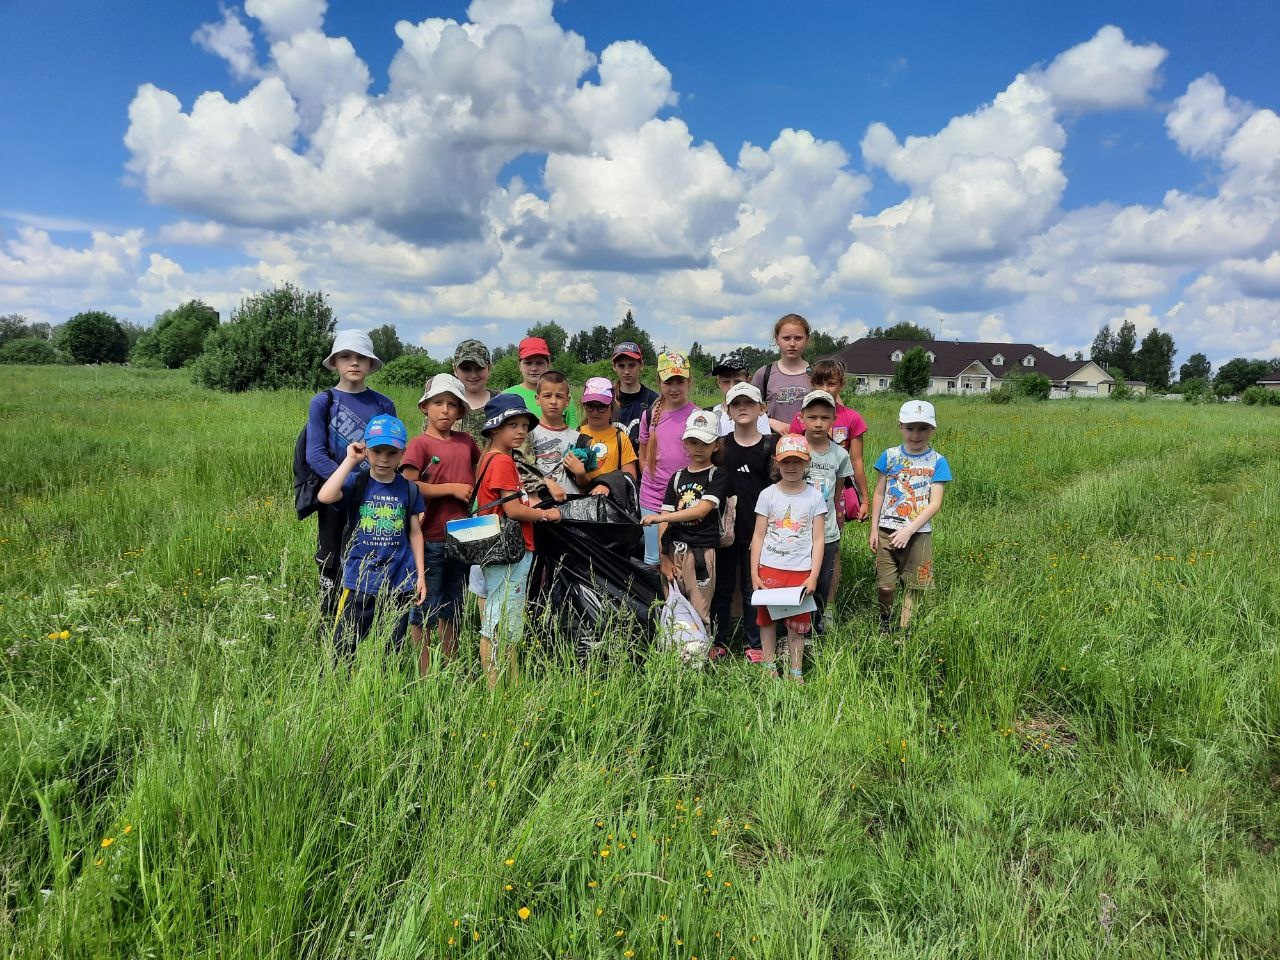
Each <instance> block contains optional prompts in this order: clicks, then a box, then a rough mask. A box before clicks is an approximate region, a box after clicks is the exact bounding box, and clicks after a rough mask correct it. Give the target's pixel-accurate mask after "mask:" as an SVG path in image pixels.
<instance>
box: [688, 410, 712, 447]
mask: <svg viewBox="0 0 1280 960" xmlns="http://www.w3.org/2000/svg"><path fill="white" fill-rule="evenodd" d="M690 438H692V439H694V440H701V441H702V442H703V443H715V442H716V441H717V440H719V439H720V418H719V417H718V416H716V415H715V414H713V413H711V412H710V411H709V410H695V411H693V413H691V414H689V419H688V420H686V421H685V423H684V433H683V434H681V436H680V439H682V440H688V439H690Z"/></svg>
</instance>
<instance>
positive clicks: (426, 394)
mask: <svg viewBox="0 0 1280 960" xmlns="http://www.w3.org/2000/svg"><path fill="white" fill-rule="evenodd" d="M442 393H447V394H449V395H450V396H451V397H454V398H455V399H457V400H458V401H459V402H460V403H461V404H462V408H463V409H464V410H465V409H466V408H467V388H466V387H464V386H463V385H462V381H461V380H459V379H458V378H457V377H455V376H454V375H453V374H452V373H437V374H436V375H435V376H434V377H432V378H431V379H430V380H428V381H427V382H426V383H424V384H423V385H422V399H421V400H419V401H418V406H422V405H423V404H424V403H426V402H427V401H428V400H430V399H431V398H432V397H438V396H440V394H442Z"/></svg>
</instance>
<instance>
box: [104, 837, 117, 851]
mask: <svg viewBox="0 0 1280 960" xmlns="http://www.w3.org/2000/svg"><path fill="white" fill-rule="evenodd" d="M115 842H116V838H115V837H103V838H102V847H103V849H104V850H105V849H106V848H107V847H109V846H111V845H112V844H113V843H115Z"/></svg>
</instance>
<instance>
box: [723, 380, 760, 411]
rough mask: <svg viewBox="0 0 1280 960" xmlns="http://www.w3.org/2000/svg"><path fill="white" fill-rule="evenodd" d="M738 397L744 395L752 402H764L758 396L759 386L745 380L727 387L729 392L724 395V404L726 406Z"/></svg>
mask: <svg viewBox="0 0 1280 960" xmlns="http://www.w3.org/2000/svg"><path fill="white" fill-rule="evenodd" d="M739 397H746V398H747V399H748V400H750V401H751V402H752V403H764V400H763V399H762V398H761V396H760V388H759V387H757V386H756V385H755V384H754V383H747V382H746V381H743V382H742V383H735V384H734V385H733V386H732V387H730V388H729V392H728V393H726V394H725V395H724V405H725V406H726V407H728V406H729V404H731V403H733V401H735V400H737V399H738V398H739Z"/></svg>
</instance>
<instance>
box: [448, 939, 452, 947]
mask: <svg viewBox="0 0 1280 960" xmlns="http://www.w3.org/2000/svg"><path fill="white" fill-rule="evenodd" d="M449 946H451V947H452V946H453V937H450V938H449Z"/></svg>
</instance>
